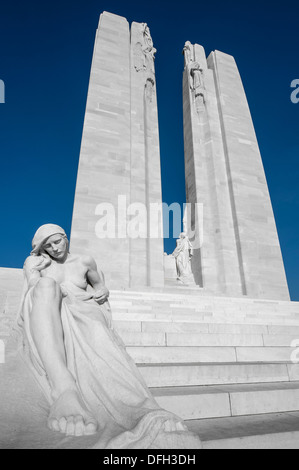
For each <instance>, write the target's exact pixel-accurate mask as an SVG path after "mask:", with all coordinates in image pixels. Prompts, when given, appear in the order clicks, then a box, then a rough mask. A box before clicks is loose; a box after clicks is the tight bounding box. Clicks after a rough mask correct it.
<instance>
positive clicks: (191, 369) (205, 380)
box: [138, 362, 299, 387]
mask: <svg viewBox="0 0 299 470" xmlns="http://www.w3.org/2000/svg"><path fill="white" fill-rule="evenodd" d="M138 367H139V370H140V372H141V374H142V375H143V377H144V379H145V381H146V383H147V385H148V386H149V387H176V386H178V387H185V386H186V387H188V386H194V385H225V384H244V383H267V382H295V381H299V364H292V363H276V362H273V363H271V362H268V363H256V362H251V363H250V362H246V363H236V362H235V363H193V364H192V363H190V364H183V363H172V364H167V363H164V364H138Z"/></svg>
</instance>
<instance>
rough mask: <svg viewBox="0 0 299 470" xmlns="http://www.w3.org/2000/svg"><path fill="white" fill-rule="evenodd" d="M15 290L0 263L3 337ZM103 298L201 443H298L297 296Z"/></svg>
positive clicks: (18, 284) (163, 293)
mask: <svg viewBox="0 0 299 470" xmlns="http://www.w3.org/2000/svg"><path fill="white" fill-rule="evenodd" d="M21 289H22V272H21V271H20V270H13V269H0V337H1V338H4V339H5V338H7V336H8V334H9V331H10V328H11V325H12V322H13V319H14V318H15V315H16V311H17V306H18V303H19V298H20V293H21ZM110 299H111V300H110V302H111V307H112V312H113V319H114V324H115V328H116V329H117V331H118V332H119V334H120V336H122V338H123V339H124V341H125V344H126V346H127V350H128V352H129V354H130V355H131V356H132V357H133V358H134V360H135V361H136V363H137V365H138V367H139V369H140V371H141V373H142V375H143V376H144V378H145V380H146V382H147V384H148V385H149V387H150V388H151V390H152V392H153V394H154V395H155V397H156V399H157V401H158V402H159V404H160V405H161V406H162V407H164V408H166V409H168V410H170V411H172V412H174V413H176V414H177V415H179V416H181V417H182V418H184V419H185V420H186V423H187V425H188V427H189V428H190V429H192V430H193V431H194V432H197V433H198V434H199V436H200V437H201V439H202V441H203V444H204V448H207V449H209V448H212V449H221V448H225V449H229V448H232V449H237V448H241V449H244V448H251V449H255V448H267V449H270V448H273V449H277V448H299V364H294V363H293V362H292V361H291V354H292V353H294V349H295V348H294V346H293V345H292V341H294V340H297V339H299V303H296V302H283V301H281V302H280V301H266V300H254V299H244V298H234V299H233V298H227V297H210V296H207V295H204V293H203V292H202V291H201V290H200V289H192V288H185V287H176V288H173V287H167V288H164V289H142V290H125V291H124V290H122V291H116V290H114V291H111V297H110ZM298 344H299V340H298ZM292 346H293V347H292ZM298 357H299V354H298Z"/></svg>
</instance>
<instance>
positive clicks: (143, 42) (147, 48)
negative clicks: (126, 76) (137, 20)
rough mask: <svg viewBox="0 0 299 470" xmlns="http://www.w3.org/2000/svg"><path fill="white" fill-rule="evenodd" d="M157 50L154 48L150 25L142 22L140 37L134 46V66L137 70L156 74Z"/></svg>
mask: <svg viewBox="0 0 299 470" xmlns="http://www.w3.org/2000/svg"><path fill="white" fill-rule="evenodd" d="M156 52H157V50H156V49H155V48H154V45H153V40H152V37H151V34H150V30H149V27H148V26H147V24H146V23H141V24H140V27H139V38H138V41H137V43H136V45H135V47H134V67H135V70H136V71H137V72H140V71H141V70H144V71H149V72H150V73H151V74H153V75H154V74H155V68H154V60H155V54H156Z"/></svg>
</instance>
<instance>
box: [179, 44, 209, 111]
mask: <svg viewBox="0 0 299 470" xmlns="http://www.w3.org/2000/svg"><path fill="white" fill-rule="evenodd" d="M183 54H184V57H185V68H186V70H187V73H188V80H189V85H190V89H191V90H192V92H193V97H194V104H195V108H196V111H197V113H198V114H200V113H201V111H202V109H203V108H204V105H205V92H204V90H205V86H204V78H203V68H202V67H201V65H200V64H199V62H197V61H196V60H194V47H193V45H192V44H191V43H190V41H187V42H186V43H185V46H184V49H183Z"/></svg>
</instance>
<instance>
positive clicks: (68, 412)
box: [48, 389, 98, 436]
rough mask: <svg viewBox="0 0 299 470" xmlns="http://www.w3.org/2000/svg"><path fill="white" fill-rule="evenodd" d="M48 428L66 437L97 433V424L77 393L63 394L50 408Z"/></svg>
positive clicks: (74, 391) (73, 390)
mask: <svg viewBox="0 0 299 470" xmlns="http://www.w3.org/2000/svg"><path fill="white" fill-rule="evenodd" d="M48 427H49V428H50V429H51V430H52V431H58V432H61V433H64V434H66V435H67V436H87V435H92V434H95V433H96V432H97V427H98V426H97V422H96V420H95V419H94V418H93V417H92V415H91V414H90V412H89V411H88V410H87V408H86V406H85V404H84V402H83V400H82V398H81V397H80V395H79V392H78V391H77V390H75V389H69V390H66V391H65V392H63V393H62V394H61V395H60V396H59V397H58V399H57V400H56V401H55V402H54V404H53V405H52V407H51V411H50V415H49V418H48Z"/></svg>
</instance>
